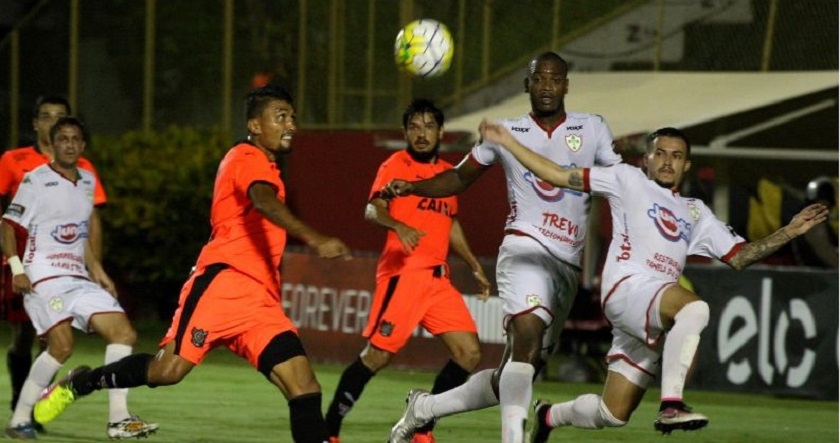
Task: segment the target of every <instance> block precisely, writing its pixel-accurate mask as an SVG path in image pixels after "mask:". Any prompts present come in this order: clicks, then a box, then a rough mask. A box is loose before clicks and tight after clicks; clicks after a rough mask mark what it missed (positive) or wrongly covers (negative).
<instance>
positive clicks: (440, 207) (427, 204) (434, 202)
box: [417, 197, 452, 217]
mask: <svg viewBox="0 0 840 443" xmlns="http://www.w3.org/2000/svg"><path fill="white" fill-rule="evenodd" d="M417 209H419V210H421V211H434V212H439V213H441V214H443V215H445V216H447V217H451V216H452V208H451V207H450V206H449V203H447V202H445V201H441V200H438V199H436V198H428V197H425V198H421V199H420V202H419V203H417Z"/></svg>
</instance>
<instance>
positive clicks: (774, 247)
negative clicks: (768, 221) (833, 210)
mask: <svg viewBox="0 0 840 443" xmlns="http://www.w3.org/2000/svg"><path fill="white" fill-rule="evenodd" d="M827 219H828V208H826V207H825V205H822V204H820V203H815V204H813V205H810V206H808V207H806V208H805V209H803V210H801V211H799V214H796V216H794V217H793V219H792V220H791V221H790V223H788V225H787V226H783V227H782V228H780V229H779V230H778V231H776V232H774V233H772V234H770V235H768V236H767V237H764V238H762V239H761V240H756V241H754V242H750V243H747V244H746V245H744V246H743V247H741V249H740V250H738V252H737V253H735V255H734V256H733V257H732V259H731V260H729V266H731V267H732V268H734V269H736V270H741V269H744V268H746V267H747V266H749V265H751V264H753V263H755V262H757V261H759V260H762V259H764V258H765V257H767V256H769V255H770V254H772V253H774V252H776V251H778V250H779V248H781V247H782V246H784V245H785V244H787V242H789V241H791V240H793V239H794V238H796V237H799V236H800V235H802V234H804V233H806V232H808V231H810V230H811V228H813V227H814V226H816V225H818V224H820V223H822V222H824V221H826V220H827Z"/></svg>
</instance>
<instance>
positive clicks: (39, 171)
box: [22, 163, 55, 183]
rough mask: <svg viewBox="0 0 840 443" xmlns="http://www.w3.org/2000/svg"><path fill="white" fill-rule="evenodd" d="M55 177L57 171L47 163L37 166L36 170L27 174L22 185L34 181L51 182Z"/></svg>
mask: <svg viewBox="0 0 840 443" xmlns="http://www.w3.org/2000/svg"><path fill="white" fill-rule="evenodd" d="M54 175H55V171H54V170H53V169H52V168H51V167H50V165H49V164H46V163H45V164H43V165H40V166H36V167H35V169H33V170H31V171H29V172H27V173H26V174H25V175H24V176H23V182H22V183H27V182H31V181H33V180H37V181H44V180H49V179H50V178H52V177H53V176H54Z"/></svg>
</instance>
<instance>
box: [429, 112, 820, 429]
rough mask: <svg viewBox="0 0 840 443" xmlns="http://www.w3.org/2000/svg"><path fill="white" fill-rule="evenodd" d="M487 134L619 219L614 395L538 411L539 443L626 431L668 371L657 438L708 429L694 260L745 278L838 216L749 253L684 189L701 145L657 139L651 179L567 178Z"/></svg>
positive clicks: (608, 292)
mask: <svg viewBox="0 0 840 443" xmlns="http://www.w3.org/2000/svg"><path fill="white" fill-rule="evenodd" d="M481 133H482V136H483V137H484V138H485V140H487V141H489V142H495V143H499V144H501V145H502V146H504V147H505V148H506V149H508V150H509V152H511V153H512V154H513V155H515V156H516V158H517V159H518V160H519V161H520V162H522V164H523V165H525V166H526V167H528V168H529V169H531V170H532V171H534V173H535V174H536V175H538V176H539V177H541V178H542V179H543V180H546V181H547V182H549V183H551V184H553V185H555V186H562V187H564V188H568V189H574V190H578V191H583V192H592V193H597V194H601V195H603V196H605V197H606V198H607V200H608V201H609V204H610V213H611V216H612V225H613V238H612V241H611V242H610V247H609V251H608V259H607V261H606V264H605V266H604V271H603V275H602V282H603V283H602V288H603V291H602V292H601V304H602V306H603V309H604V314H605V315H606V317H607V319H608V320H609V321H610V323H611V324H612V326H613V342H612V347H611V349H610V350H609V352H608V353H607V361H608V374H607V380H606V382H605V384H604V391H603V393H602V395H600V396H599V395H596V394H586V395H582V396H580V397H578V398H576V399H575V400H572V401H568V402H565V403H560V404H555V405H551V404H549V403H548V402H546V401H538V402H537V403H536V404H535V411H534V413H535V414H534V415H535V420H534V429H533V431H532V433H531V435H532V441H533V442H535V443H541V442H545V441H547V440H548V435H549V432H550V431H551V429H552V428H554V427H558V426H569V425H571V426H576V427H579V428H589V429H601V428H603V427H616V426H624V425H625V424H627V422H628V421H629V420H630V416H631V415H632V413H633V411H635V410H636V408H637V407H638V406H639V403H640V402H641V400H642V397H643V396H644V393H645V391H646V390H647V388H648V385H649V384H650V382H651V381H652V379H653V377H654V374H655V373H656V370H657V366H659V365H660V361H661V371H662V376H661V388H662V391H661V403H660V406H659V414H658V416H657V418H656V420H655V421H654V428H655V429H656V430H657V431H660V432H662V433H664V434H668V433H670V432H672V431H673V430H675V429H683V430H694V429H700V428H702V427H704V426H706V425H707V424H708V422H709V419H708V418H707V417H706V416H705V415H703V414H699V413H696V412H693V411H692V410H691V409H690V408H689V407H688V406H686V404H685V403H684V402H683V388H684V387H685V382H686V378H687V376H688V374H689V372H690V369H691V366H692V364H693V362H694V360H695V357H696V354H697V347H698V344H699V343H700V333H701V332H702V331H703V329H704V328H705V327H706V325H707V324H708V321H709V306H708V304H706V302H705V301H703V300H702V299H701V298H700V297H699V296H697V295H696V294H695V293H694V292H693V291H691V290H688V289H685V288H684V287H682V286H680V285H679V284H678V279H679V277H680V275H681V274H682V270H683V267H684V266H685V261H686V257H687V256H689V255H702V256H706V257H711V258H716V259H718V260H720V261H722V262H724V263H726V264H727V265H729V266H730V267H731V268H733V269H735V270H741V269H744V268H746V267H747V266H750V265H751V264H753V263H755V262H757V261H759V260H762V259H763V258H765V257H767V256H769V255H770V254H772V253H773V252H775V251H776V250H778V249H779V248H781V247H782V246H784V245H785V244H786V243H788V242H789V241H791V240H792V239H794V238H796V237H799V236H801V235H803V234H805V233H806V232H808V231H809V230H810V229H811V228H813V227H814V226H816V225H818V224H820V223H822V222H824V221H825V220H826V219H827V217H828V209H827V208H826V207H825V206H824V205H822V204H813V205H810V206H808V207H806V208H804V209H803V210H802V211H801V212H799V214H797V215H796V216H795V217H794V218H793V220H791V222H790V224H788V225H787V226H784V227H782V228H780V229H779V230H778V231H776V232H774V233H773V234H770V235H769V236H767V237H765V238H763V239H761V240H757V241H754V242H751V243H747V242H746V241H745V240H744V239H743V238H741V237H740V236H739V235H738V234H736V233H735V231H734V230H732V228H730V227H729V226H727V225H726V224H725V223H724V222H722V221H720V220H718V219H717V218H715V216H714V214H713V213H712V212H711V210H709V208H708V207H707V206H706V205H705V204H704V203H703V202H702V201H700V200H698V199H694V198H686V197H682V196H680V195H679V186H680V183H682V180H683V178H684V177H685V174H686V172H687V171H688V170H689V168H690V167H691V160H690V155H691V144H690V143H689V141H688V139H687V138H686V136H685V135H684V134H683V133H682V132H680V131H679V130H677V129H674V128H662V129H659V130H657V131H655V132H654V133H652V134H651V135H650V136H649V137H648V147H647V153H646V155H645V157H644V159H643V164H644V167H645V169H647V175H645V173H644V172H643V171H642V170H641V169H639V168H636V167H632V166H629V165H616V166H613V167H610V168H598V167H593V168H568V169H564V168H560V167H558V166H557V165H556V164H554V163H553V162H551V161H550V160H548V159H547V158H545V157H542V156H541V155H539V154H538V153H535V152H533V151H531V150H529V149H527V148H525V147H524V146H523V145H522V144H520V143H519V142H517V141H516V139H515V138H514V137H512V136H511V134H510V133H509V132H508V131H507V130H506V129H505V128H504V127H503V126H502V125H498V124H490V123H487V122H484V123H482V128H481ZM663 341H664V344H663V343H662V342H663ZM430 408H434V406H433V405H430V404H428V403H423V404H421V401H420V400H418V401H417V402H416V403H415V404H414V414H415V416H416V417H420V419H421V421H422V419H424V418H427V417H428V416H427V415H425V414H430V411H431V410H432V409H430ZM429 418H430V417H429Z"/></svg>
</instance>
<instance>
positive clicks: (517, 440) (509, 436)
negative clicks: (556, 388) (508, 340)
mask: <svg viewBox="0 0 840 443" xmlns="http://www.w3.org/2000/svg"><path fill="white" fill-rule="evenodd" d="M533 379H534V367H533V366H531V365H530V364H528V363H522V362H518V361H509V362H507V364H505V367H504V369H502V376H501V377H500V378H499V402H500V404H501V406H502V443H523V442H524V441H525V422H526V421H527V420H528V405H529V403H531V391H532V389H533V387H532V385H531V383H532V382H533Z"/></svg>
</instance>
